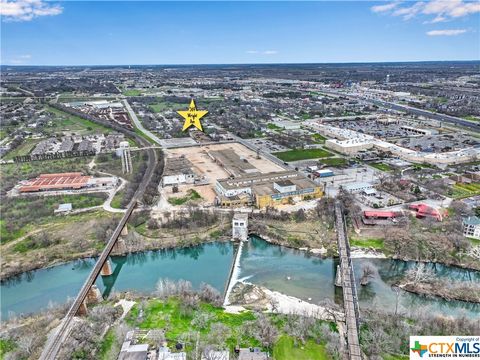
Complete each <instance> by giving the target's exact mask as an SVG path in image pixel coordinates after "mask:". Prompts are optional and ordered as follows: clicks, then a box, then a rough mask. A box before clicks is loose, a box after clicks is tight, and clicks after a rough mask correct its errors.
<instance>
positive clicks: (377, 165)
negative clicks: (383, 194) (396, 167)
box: [369, 162, 393, 171]
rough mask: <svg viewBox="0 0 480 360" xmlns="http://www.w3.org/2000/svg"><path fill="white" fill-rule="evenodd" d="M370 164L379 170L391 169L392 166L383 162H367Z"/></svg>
mask: <svg viewBox="0 0 480 360" xmlns="http://www.w3.org/2000/svg"><path fill="white" fill-rule="evenodd" d="M369 165H370V166H372V167H374V168H375V169H378V170H380V171H392V170H393V169H392V167H391V166H390V165H388V164H385V163H381V162H380V163H371V164H369Z"/></svg>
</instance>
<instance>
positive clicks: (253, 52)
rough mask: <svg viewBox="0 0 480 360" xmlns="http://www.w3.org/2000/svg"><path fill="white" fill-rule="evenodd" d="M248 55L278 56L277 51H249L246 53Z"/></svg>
mask: <svg viewBox="0 0 480 360" xmlns="http://www.w3.org/2000/svg"><path fill="white" fill-rule="evenodd" d="M245 52H246V53H247V54H262V55H275V54H278V51H277V50H262V51H258V50H247V51H245Z"/></svg>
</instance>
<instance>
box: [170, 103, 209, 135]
mask: <svg viewBox="0 0 480 360" xmlns="http://www.w3.org/2000/svg"><path fill="white" fill-rule="evenodd" d="M177 113H178V114H179V115H180V116H181V117H183V118H184V119H185V123H184V124H183V129H182V131H185V130H187V129H188V128H189V127H190V126H192V125H193V126H195V127H196V128H197V129H198V130H200V131H203V129H202V124H201V123H200V119H201V118H202V117H204V116H205V115H206V114H207V113H208V111H206V110H197V105H195V100H193V99H192V101H190V106H189V107H188V110H183V111H177Z"/></svg>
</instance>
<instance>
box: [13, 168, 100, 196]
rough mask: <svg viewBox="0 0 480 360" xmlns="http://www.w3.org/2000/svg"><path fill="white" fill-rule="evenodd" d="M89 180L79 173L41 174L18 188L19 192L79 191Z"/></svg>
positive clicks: (88, 177)
mask: <svg viewBox="0 0 480 360" xmlns="http://www.w3.org/2000/svg"><path fill="white" fill-rule="evenodd" d="M90 178H91V177H90V176H84V175H82V173H80V172H71V173H59V174H41V175H39V176H38V177H37V178H35V179H32V180H27V181H25V182H24V183H23V184H22V186H20V192H21V193H26V192H36V191H47V190H73V189H81V188H84V187H87V185H88V182H89V180H90Z"/></svg>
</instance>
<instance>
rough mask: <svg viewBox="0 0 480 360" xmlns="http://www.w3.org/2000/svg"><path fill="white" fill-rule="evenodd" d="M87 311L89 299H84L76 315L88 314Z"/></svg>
mask: <svg viewBox="0 0 480 360" xmlns="http://www.w3.org/2000/svg"><path fill="white" fill-rule="evenodd" d="M87 313H88V309H87V301H86V300H83V301H82V303H81V304H80V306H79V307H78V310H77V313H76V315H77V316H86V315H87Z"/></svg>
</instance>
